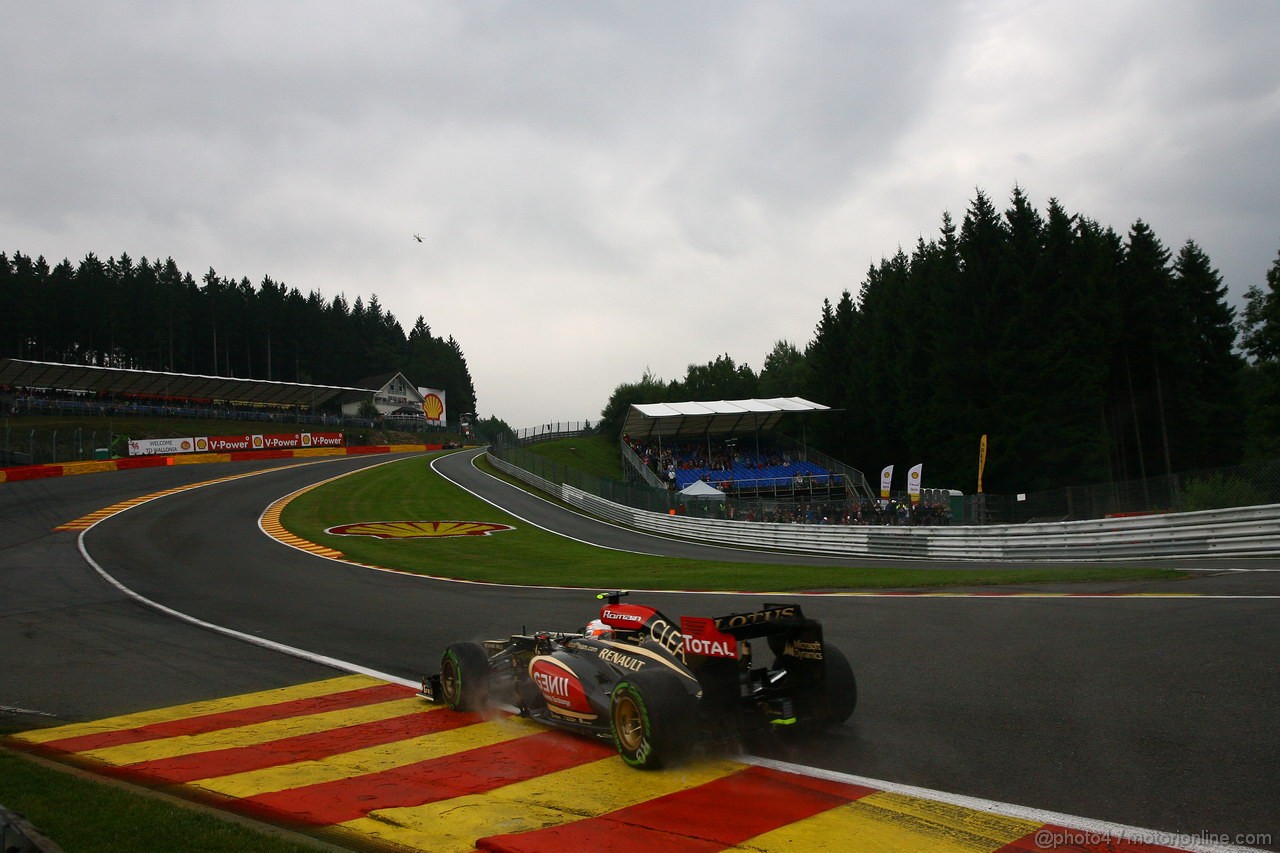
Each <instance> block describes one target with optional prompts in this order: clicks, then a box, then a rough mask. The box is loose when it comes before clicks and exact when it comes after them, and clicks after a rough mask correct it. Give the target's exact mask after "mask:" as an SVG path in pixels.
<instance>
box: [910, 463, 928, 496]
mask: <svg viewBox="0 0 1280 853" xmlns="http://www.w3.org/2000/svg"><path fill="white" fill-rule="evenodd" d="M923 470H924V463H923V462H920V463H918V464H916V465H912V466H911V470H910V471H908V472H907V494H908V495H910V496H911V502H912V503H913V504H918V503H920V473H921V471H923Z"/></svg>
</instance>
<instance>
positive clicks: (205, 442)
mask: <svg viewBox="0 0 1280 853" xmlns="http://www.w3.org/2000/svg"><path fill="white" fill-rule="evenodd" d="M252 449H253V437H252V436H248V435H208V436H200V437H199V438H197V439H196V451H197V452H199V453H233V452H235V451H237V450H252Z"/></svg>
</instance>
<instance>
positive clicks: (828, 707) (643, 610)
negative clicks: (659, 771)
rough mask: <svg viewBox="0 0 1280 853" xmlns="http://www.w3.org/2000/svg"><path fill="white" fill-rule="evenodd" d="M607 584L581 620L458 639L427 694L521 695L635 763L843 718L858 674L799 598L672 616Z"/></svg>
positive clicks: (520, 700)
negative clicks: (583, 624)
mask: <svg viewBox="0 0 1280 853" xmlns="http://www.w3.org/2000/svg"><path fill="white" fill-rule="evenodd" d="M625 595H627V593H625V592H621V591H619V592H608V593H601V594H600V595H599V596H597V598H599V599H600V600H602V601H603V602H604V604H602V606H601V608H600V618H599V619H598V620H595V621H593V622H591V623H590V624H589V625H588V626H587V628H586V629H584V630H580V631H575V632H551V631H538V632H533V633H521V634H514V635H512V636H511V637H509V638H508V639H501V640H487V641H485V642H484V643H472V642H460V643H453V644H451V645H450V646H449V647H448V648H447V649H445V651H444V654H443V655H442V657H441V660H440V672H439V673H438V674H434V675H428V676H427V677H426V678H424V679H423V683H422V693H421V695H422V696H424V697H425V698H427V699H430V700H432V701H433V702H438V703H442V704H445V705H448V706H449V707H451V708H453V709H455V710H464V711H478V710H481V709H483V708H485V707H486V706H488V705H490V704H494V705H507V706H514V707H515V708H516V709H517V710H518V711H519V713H520V714H521V715H522V716H525V717H529V718H530V719H533V720H535V721H537V722H539V723H543V724H545V725H548V726H555V727H557V728H561V729H566V730H568V731H573V732H578V733H581V734H585V735H590V736H594V737H599V738H604V739H609V740H612V741H613V743H614V744H615V746H616V747H617V749H618V754H619V755H621V756H622V760H623V761H625V762H626V763H627V764H629V765H631V766H633V767H639V768H643V769H649V768H656V767H662V766H666V765H669V764H671V763H673V762H676V761H678V760H679V759H681V758H682V757H684V755H685V754H686V753H687V752H688V751H689V749H690V748H691V747H692V746H693V745H694V744H695V743H696V742H700V741H709V740H721V739H732V738H736V737H741V736H749V735H752V734H754V733H758V732H763V731H770V730H785V731H804V730H814V729H817V728H821V727H825V726H832V725H839V724H841V723H843V722H844V721H845V720H846V719H848V717H849V715H850V714H852V713H853V708H854V705H855V703H856V702H857V686H856V683H855V681H854V675H853V670H852V669H851V668H850V666H849V663H848V661H847V660H846V659H845V657H844V655H842V654H841V653H840V651H839V650H838V649H837V648H835V647H834V646H832V645H831V644H829V643H825V642H824V641H823V639H822V626H821V625H820V624H819V623H818V622H816V621H814V620H812V619H807V618H805V616H804V614H803V613H802V612H801V610H800V606H799V605H798V604H765V605H764V607H763V608H762V609H760V610H754V611H749V612H745V613H730V614H729V615H727V616H719V617H704V616H684V617H682V618H681V619H680V621H679V622H678V623H677V622H674V621H673V620H671V619H668V618H667V617H666V616H664V615H663V614H662V613H660V612H658V611H657V610H656V609H654V608H652V607H646V606H644V605H639V604H624V603H622V602H621V599H622V597H623V596H625Z"/></svg>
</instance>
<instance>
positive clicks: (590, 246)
mask: <svg viewBox="0 0 1280 853" xmlns="http://www.w3.org/2000/svg"><path fill="white" fill-rule="evenodd" d="M890 7H893V8H892V9H890ZM0 10H2V11H3V16H2V18H0V20H2V21H3V31H4V38H3V50H0V114H2V115H3V121H0V150H2V152H3V157H0V249H2V250H5V251H9V252H13V251H21V252H23V253H24V254H30V255H44V256H45V257H46V258H48V259H50V260H51V261H54V262H56V261H58V260H61V259H62V258H69V259H71V260H72V261H78V260H80V259H81V258H83V257H84V256H85V255H86V254H87V253H89V252H94V253H96V254H97V255H99V256H100V257H103V258H106V257H109V256H116V255H119V254H120V253H121V252H127V253H128V254H130V255H131V256H133V257H134V258H135V259H136V258H138V257H141V256H146V257H148V258H156V257H160V258H164V257H173V258H174V260H175V261H177V263H178V266H179V267H180V268H181V269H183V270H186V271H189V272H191V273H193V274H194V275H195V276H196V277H197V278H198V277H199V276H200V275H202V274H203V273H204V272H205V271H206V270H207V269H208V268H209V267H213V268H214V269H216V270H217V271H218V272H219V273H220V274H221V275H224V276H227V277H232V278H236V279H238V278H241V277H243V276H247V277H248V278H249V279H250V280H251V281H253V282H254V283H255V284H256V283H258V282H260V281H261V279H262V277H263V276H264V275H270V276H272V277H273V278H274V279H276V280H277V281H283V282H285V283H286V284H287V285H290V286H292V287H297V288H298V289H300V290H301V291H303V292H304V293H307V292H309V291H311V290H319V291H320V292H321V293H322V294H324V295H325V296H326V298H331V297H333V296H334V295H336V294H339V293H344V294H346V296H347V298H348V299H349V300H354V298H355V297H356V296H358V295H359V296H364V297H365V298H366V299H368V297H369V296H370V295H371V294H376V295H377V296H378V298H379V300H380V301H381V302H382V304H383V306H384V307H386V308H387V309H389V310H390V311H392V312H393V313H394V314H395V315H396V317H397V318H398V319H399V320H400V322H401V324H402V325H403V326H404V327H405V328H406V330H408V328H409V327H411V326H412V324H413V322H414V319H415V318H416V317H417V316H418V315H420V314H421V315H423V316H424V317H425V318H426V321H427V322H428V324H429V325H430V326H431V327H432V331H433V332H434V333H435V334H437V335H442V336H448V335H453V336H454V337H455V338H457V340H458V341H459V343H460V344H461V345H462V348H463V351H464V352H465V354H466V356H467V360H468V363H469V365H470V368H471V374H472V377H473V379H474V380H475V385H476V392H477V396H478V397H479V409H480V412H481V414H482V415H497V416H498V417H501V418H502V419H504V420H505V421H507V422H508V423H509V424H510V425H512V426H513V427H524V426H533V425H535V424H538V423H545V422H548V421H565V420H580V419H584V418H590V419H593V420H594V419H596V418H598V416H599V413H600V410H601V409H602V408H603V407H604V404H605V403H606V402H607V400H608V397H609V395H610V394H611V392H612V391H613V389H614V388H615V387H616V386H617V385H618V384H619V383H621V382H630V381H635V380H637V379H639V378H640V377H641V375H642V374H643V373H644V372H645V371H646V369H648V370H650V371H652V372H653V373H654V374H655V375H657V376H659V377H660V378H663V379H675V378H682V377H683V376H684V373H685V369H686V367H687V366H688V365H689V364H690V363H705V362H707V361H711V360H712V359H714V358H715V357H716V356H717V355H719V354H721V353H728V354H729V355H731V356H732V357H733V358H734V360H735V361H737V362H738V363H744V362H745V363H747V364H750V365H751V366H752V367H753V368H754V369H756V370H759V369H760V368H761V366H762V362H763V359H764V356H765V355H766V354H767V353H768V352H769V350H770V349H771V348H772V346H773V344H774V342H775V341H777V340H788V341H791V342H793V343H795V344H796V345H797V346H800V347H803V346H804V344H805V343H807V342H808V341H809V339H810V338H811V336H812V332H813V328H814V326H815V324H816V322H817V320H818V316H819V312H820V310H821V306H822V300H823V299H824V298H830V299H831V300H832V301H833V302H834V301H835V300H836V299H838V298H839V296H840V293H841V291H843V290H845V289H849V290H851V291H853V292H855V293H856V292H857V288H858V285H859V284H860V283H861V281H862V279H863V277H864V275H865V273H866V270H867V268H868V267H869V266H870V265H871V264H873V263H876V262H878V261H879V260H880V259H881V258H882V257H885V256H888V255H892V254H893V253H894V252H895V251H896V250H897V248H898V247H899V246H900V245H901V246H903V247H904V248H906V249H908V250H910V248H911V247H912V246H913V245H914V244H915V242H916V239H917V238H918V237H920V236H921V235H924V236H925V237H926V239H928V238H931V237H933V236H935V235H936V233H937V229H938V226H939V225H940V222H941V217H942V213H943V212H944V211H950V212H951V213H952V214H953V215H954V216H955V218H956V219H957V220H959V218H960V217H961V216H962V215H963V213H964V210H965V208H966V207H967V206H968V204H969V202H970V201H971V200H972V199H973V196H974V193H975V190H976V189H977V188H981V189H982V190H984V191H986V192H987V193H988V194H989V195H990V196H991V197H992V198H993V200H994V201H995V202H996V203H997V205H998V206H999V207H1001V208H1002V209H1003V207H1004V206H1005V204H1006V203H1007V201H1008V198H1009V194H1010V191H1011V190H1012V188H1013V186H1014V185H1015V184H1016V185H1019V186H1021V187H1023V188H1024V190H1025V191H1026V192H1027V194H1028V195H1029V197H1030V198H1031V200H1032V202H1033V203H1034V204H1035V205H1036V206H1037V207H1038V208H1039V209H1041V210H1042V211H1043V210H1044V208H1045V205H1046V203H1047V201H1048V199H1049V198H1051V197H1056V198H1058V199H1059V200H1060V201H1061V202H1062V204H1063V206H1064V207H1065V208H1066V209H1067V210H1068V211H1071V212H1076V213H1083V214H1086V215H1088V216H1090V217H1092V218H1094V219H1096V220H1098V221H1100V222H1102V223H1104V224H1107V225H1111V226H1113V227H1115V228H1116V229H1117V230H1118V231H1121V232H1122V233H1124V232H1127V230H1128V228H1129V226H1130V225H1131V224H1132V223H1133V222H1134V221H1135V220H1137V219H1139V218H1141V219H1144V220H1145V221H1147V222H1148V223H1149V224H1150V225H1151V226H1152V228H1153V229H1154V230H1155V233H1156V234H1157V235H1158V236H1159V237H1160V238H1161V239H1162V240H1163V241H1164V242H1165V244H1166V246H1168V247H1169V248H1170V249H1172V250H1176V249H1177V248H1178V247H1179V246H1181V245H1182V243H1183V242H1185V241H1186V240H1187V239H1188V238H1190V239H1194V240H1195V241H1196V242H1197V243H1198V244H1199V245H1200V246H1201V248H1203V249H1204V250H1205V251H1206V252H1207V253H1208V255H1209V257H1210V258H1211V259H1212V260H1213V262H1214V264H1215V265H1216V266H1217V267H1218V269H1219V270H1220V271H1221V273H1222V275H1223V277H1224V279H1225V281H1226V282H1227V284H1228V285H1229V287H1230V288H1231V292H1232V294H1233V299H1234V300H1235V301H1237V302H1238V301H1239V299H1240V297H1241V295H1242V294H1243V293H1244V290H1245V289H1246V288H1247V287H1249V286H1250V285H1259V286H1262V285H1263V284H1264V275H1265V273H1266V270H1267V269H1268V268H1269V267H1270V266H1271V264H1272V262H1273V261H1274V260H1275V259H1276V256H1277V251H1278V250H1280V58H1278V54H1277V50H1276V46H1277V45H1280V3H1278V2H1276V0H1215V2H1188V1H1187V0H1164V2H1154V0H1151V1H1150V2H1126V1H1125V0H1104V2H1096V0H1077V2H1072V3H1065V2H996V0H992V2H968V3H966V2H955V0H920V2H915V3H907V4H887V3H870V2H863V0H821V2H819V0H813V2H804V0H799V1H798V2H753V0H738V2H719V0H712V2H678V3H677V2H664V1H663V0H635V2H628V3H623V2H610V0H591V1H590V2H588V0H580V2H561V0H526V2H523V3H516V2H487V1H486V0H466V2H463V0H457V2H431V0H414V2H369V3H359V4H352V3H349V2H341V3H336V2H335V3H320V2H315V3H285V2H261V0H255V2H244V3H239V2H219V3H173V2H160V1H158V2H89V0H85V2H58V0H52V2H22V1H21V0H6V2H4V3H3V4H2V5H0ZM415 233H417V234H419V235H421V237H422V242H421V243H419V242H417V241H416V240H414V238H413V235H414V234H415ZM823 402H833V403H834V402H835V401H823Z"/></svg>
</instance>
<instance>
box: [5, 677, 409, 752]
mask: <svg viewBox="0 0 1280 853" xmlns="http://www.w3.org/2000/svg"><path fill="white" fill-rule="evenodd" d="M384 683H385V682H382V681H378V680H377V679H374V678H370V677H369V676H367V675H347V676H343V677H341V678H331V679H328V680H326V681H313V682H310V683H308V684H298V685H295V686H293V687H280V688H277V689H275V690H264V691H262V692H260V693H246V694H244V695H242V696H232V697H229V698H226V699H210V700H207V701H204V702H192V703H190V704H187V705H175V706H174V707H171V708H158V709H156V710H154V711H139V712H138V713H135V714H122V715H121V716H118V717H108V718H107V719H105V720H94V721H93V722H89V723H73V724H71V725H68V726H58V727H56V728H52V729H37V730H36V731H31V732H23V733H22V734H19V735H14V737H16V738H17V739H18V740H25V741H27V742H29V743H48V742H49V741H54V740H62V739H63V738H68V737H78V736H80V735H92V734H100V733H101V732H114V731H118V730H120V729H136V728H138V727H140V726H146V725H150V724H152V723H167V722H170V721H172V720H181V719H185V718H187V717H198V716H202V715H204V714H217V713H220V712H222V711H239V710H243V709H244V708H256V707H258V706H260V705H274V704H276V703H278V702H289V701H292V700H294V699H311V698H314V697H316V696H327V695H328V694H330V693H341V692H343V691H345V690H359V689H361V688H364V687H374V686H376V685H379V684H384Z"/></svg>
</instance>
